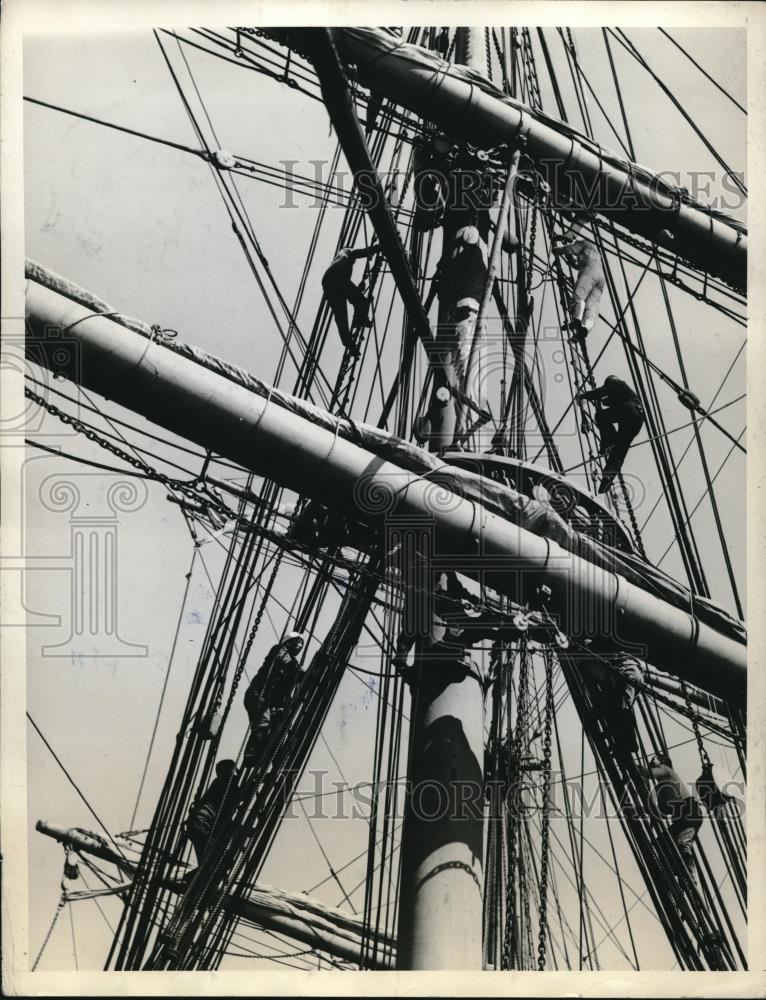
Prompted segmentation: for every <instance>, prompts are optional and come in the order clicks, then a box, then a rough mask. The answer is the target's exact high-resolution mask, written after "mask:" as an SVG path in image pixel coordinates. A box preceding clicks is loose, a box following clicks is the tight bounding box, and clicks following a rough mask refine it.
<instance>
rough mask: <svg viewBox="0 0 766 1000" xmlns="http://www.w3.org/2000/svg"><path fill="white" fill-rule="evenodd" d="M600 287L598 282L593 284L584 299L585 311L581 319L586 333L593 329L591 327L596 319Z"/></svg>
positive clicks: (599, 300)
mask: <svg viewBox="0 0 766 1000" xmlns="http://www.w3.org/2000/svg"><path fill="white" fill-rule="evenodd" d="M602 290H603V289H602V286H601V284H600V283H599V282H594V283H593V287H592V288H591V290H590V291H589V292H588V295H587V297H586V299H585V310H584V312H583V317H582V326H583V329H584V330H586V331H588V330H592V329H593V325H594V323H595V322H596V320H597V319H598V306H599V303H600V302H601V292H602Z"/></svg>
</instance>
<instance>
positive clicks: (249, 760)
mask: <svg viewBox="0 0 766 1000" xmlns="http://www.w3.org/2000/svg"><path fill="white" fill-rule="evenodd" d="M270 722H271V715H270V712H269V710H268V709H266V710H265V711H264V712H263V713H262V714H261V715H260V716H259V717H258V718H257V719H255V720H251V723H250V738H249V739H248V741H247V746H246V747H245V754H244V758H243V763H244V765H245V767H252V766H253V765H254V764H256V763H257V762H258V757H259V756H260V754H261V750H262V749H263V746H264V744H265V742H266V739H267V737H268V735H269V726H270Z"/></svg>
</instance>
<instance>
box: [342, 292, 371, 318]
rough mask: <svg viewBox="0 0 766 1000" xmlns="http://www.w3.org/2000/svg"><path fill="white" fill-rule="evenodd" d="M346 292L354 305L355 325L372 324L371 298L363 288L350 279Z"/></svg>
mask: <svg viewBox="0 0 766 1000" xmlns="http://www.w3.org/2000/svg"><path fill="white" fill-rule="evenodd" d="M345 293H346V298H347V299H348V301H349V302H350V303H351V305H352V306H353V307H354V320H353V325H354V326H359V325H364V326H370V320H369V318H368V313H369V310H370V300H369V299H368V298H367V296H366V295H365V294H364V292H363V291H362V289H361V288H360V287H359V286H358V285H355V284H354V282H353V281H349V282H348V284H347V285H346V286H345Z"/></svg>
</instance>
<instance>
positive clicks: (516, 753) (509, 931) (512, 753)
mask: <svg viewBox="0 0 766 1000" xmlns="http://www.w3.org/2000/svg"><path fill="white" fill-rule="evenodd" d="M519 657H520V663H519V687H518V700H517V705H516V730H515V732H514V737H513V742H512V745H511V746H510V747H509V753H508V757H507V765H506V775H507V779H508V789H507V791H506V794H508V795H509V798H508V801H509V810H508V877H507V879H506V883H505V931H504V934H503V959H502V968H504V969H510V968H512V965H511V962H512V954H511V951H512V948H511V944H512V937H513V929H514V923H515V919H516V905H515V902H516V886H515V881H514V879H515V872H516V817H515V816H513V815H511V813H510V805H512V804H513V796H512V795H510V791H511V790H512V789H511V781H512V780H513V778H514V774H513V771H512V764H514V763H515V764H516V775H518V762H519V760H520V759H521V734H522V724H523V722H524V715H525V714H526V689H527V676H528V671H529V660H528V654H527V641H526V639H525V638H522V639H521V640H520V641H519ZM509 728H510V719H509Z"/></svg>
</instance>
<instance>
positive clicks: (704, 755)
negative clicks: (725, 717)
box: [681, 678, 711, 769]
mask: <svg viewBox="0 0 766 1000" xmlns="http://www.w3.org/2000/svg"><path fill="white" fill-rule="evenodd" d="M681 690H682V691H683V695H684V700H685V702H686V708H687V709H688V711H689V718H690V720H691V724H692V729H693V730H694V738H695V739H696V740H697V749H698V750H699V755H700V761H701V762H702V767H703V769H704V768H706V767H710V766H711V761H710V756H709V755H708V752H707V749H706V748H705V744H704V742H703V740H702V733H701V732H700V726H699V722H698V720H697V713H696V712H695V711H694V709H693V708H692V699H691V695H690V694H689V688H688V687H687V686H686V681H684V679H683V678H681Z"/></svg>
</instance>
